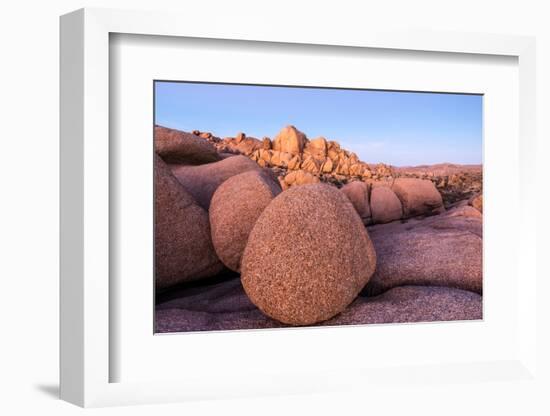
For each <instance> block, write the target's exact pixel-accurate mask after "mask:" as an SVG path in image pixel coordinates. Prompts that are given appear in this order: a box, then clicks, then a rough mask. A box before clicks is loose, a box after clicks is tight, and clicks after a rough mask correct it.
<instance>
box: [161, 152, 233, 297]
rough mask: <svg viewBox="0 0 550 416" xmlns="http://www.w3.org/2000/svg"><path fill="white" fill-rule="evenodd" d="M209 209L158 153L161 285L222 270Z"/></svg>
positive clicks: (189, 279) (199, 277)
mask: <svg viewBox="0 0 550 416" xmlns="http://www.w3.org/2000/svg"><path fill="white" fill-rule="evenodd" d="M222 268H223V266H222V263H221V262H220V261H219V259H218V257H217V256H216V253H215V251H214V247H213V245H212V240H211V237H210V224H209V221H208V213H207V212H206V211H205V210H204V209H203V208H201V207H200V206H199V205H198V204H197V203H196V201H195V200H194V199H193V197H192V196H191V195H190V194H189V193H188V192H186V191H185V189H184V188H183V187H182V186H181V185H180V184H179V183H178V181H177V180H176V178H174V177H173V176H172V174H171V173H170V170H169V169H168V167H167V166H166V164H165V163H164V162H163V161H162V160H161V159H160V157H158V156H155V283H156V287H157V288H159V289H163V288H167V287H169V286H172V285H175V284H178V283H181V282H189V281H193V280H198V279H202V278H205V277H210V276H214V275H215V274H217V273H219V272H220V271H221V270H222Z"/></svg>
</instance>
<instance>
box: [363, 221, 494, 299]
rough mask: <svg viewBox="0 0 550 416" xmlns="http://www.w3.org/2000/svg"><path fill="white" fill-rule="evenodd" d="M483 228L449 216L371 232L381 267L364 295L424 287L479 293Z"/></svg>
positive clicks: (371, 228)
mask: <svg viewBox="0 0 550 416" xmlns="http://www.w3.org/2000/svg"><path fill="white" fill-rule="evenodd" d="M481 227H482V222H481V220H480V219H479V218H474V217H471V216H459V215H457V216H452V215H448V214H443V215H438V216H434V217H430V218H428V219H425V220H420V221H411V222H408V223H404V224H400V223H392V224H387V225H377V226H373V227H370V228H369V234H370V236H371V238H372V241H373V244H374V247H375V249H376V254H377V259H378V262H377V267H376V272H375V273H374V275H373V277H372V279H371V280H370V281H369V284H368V285H367V287H366V290H365V292H366V293H368V294H370V295H377V294H380V293H382V292H384V291H386V290H388V289H391V288H393V287H396V286H404V285H426V286H447V287H453V288H457V289H463V290H469V291H472V292H477V293H481V292H482V283H483V261H482V259H483V244H482V239H481Z"/></svg>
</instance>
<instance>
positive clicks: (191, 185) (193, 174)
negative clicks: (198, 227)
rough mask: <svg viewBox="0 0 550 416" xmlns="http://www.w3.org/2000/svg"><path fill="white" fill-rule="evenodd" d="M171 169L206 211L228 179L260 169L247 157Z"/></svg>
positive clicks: (173, 166)
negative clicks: (216, 192) (219, 188)
mask: <svg viewBox="0 0 550 416" xmlns="http://www.w3.org/2000/svg"><path fill="white" fill-rule="evenodd" d="M171 168H172V173H173V174H174V176H175V177H176V178H177V180H178V181H179V182H180V183H181V184H182V185H183V187H184V188H185V189H186V190H187V191H188V192H189V193H190V194H191V195H193V197H194V198H195V199H196V200H197V202H198V203H199V204H200V206H201V207H203V208H204V209H206V210H208V208H209V207H210V200H211V199H212V195H214V192H215V191H216V189H217V188H218V186H220V185H221V184H222V183H223V182H224V181H225V180H226V179H229V178H230V177H231V176H235V175H238V174H239V173H243V172H247V171H250V170H259V169H260V168H259V167H258V165H257V164H256V163H254V162H253V161H252V160H250V159H249V158H247V157H245V156H233V157H229V158H227V159H223V160H220V161H219V162H214V163H208V164H206V165H200V166H187V165H172V166H171Z"/></svg>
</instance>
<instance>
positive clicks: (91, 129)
mask: <svg viewBox="0 0 550 416" xmlns="http://www.w3.org/2000/svg"><path fill="white" fill-rule="evenodd" d="M188 21H189V20H188ZM180 22H181V19H180V17H178V16H174V15H170V14H164V13H158V14H157V13H145V12H123V11H112V10H95V9H92V10H89V9H85V10H80V11H77V12H74V13H72V14H69V15H66V16H63V17H62V19H61V80H62V87H61V100H62V108H61V110H62V120H61V141H62V144H61V191H62V195H61V207H62V208H61V209H62V217H61V219H62V221H61V241H62V260H61V290H62V293H61V396H62V398H64V399H65V400H68V401H70V402H73V403H76V404H79V405H82V406H100V405H111V404H125V403H126V404H134V403H153V402H163V401H183V400H193V399H198V398H202V399H204V398H213V397H243V396H244V397H248V396H255V395H269V394H284V393H292V394H296V393H308V392H322V391H335V390H360V389H362V388H365V389H369V391H371V392H374V391H377V390H376V389H379V388H380V389H381V390H383V385H384V384H386V385H387V384H388V383H393V382H395V380H399V382H400V383H401V384H403V386H405V387H406V386H407V385H410V384H411V383H421V384H422V383H428V384H429V383H433V382H437V383H446V382H451V381H452V382H455V381H456V380H461V381H462V382H468V383H480V382H482V381H491V382H493V381H495V382H498V381H502V380H508V381H511V382H515V381H517V382H521V381H525V380H530V382H532V383H537V380H536V378H535V377H534V371H535V368H536V364H535V361H534V357H535V354H534V351H535V347H536V338H535V333H536V326H535V325H536V324H535V319H534V317H535V315H536V306H535V303H534V302H533V298H534V295H533V294H534V293H535V292H534V291H535V287H536V271H535V268H534V267H535V266H534V261H533V256H534V252H535V250H534V249H533V248H534V245H535V236H534V234H533V233H532V232H531V231H529V230H533V229H534V227H533V221H534V218H532V217H530V216H526V215H522V213H524V212H525V209H526V204H527V203H528V198H526V197H525V196H526V195H529V192H530V189H531V187H532V186H533V184H532V182H531V181H530V177H529V175H528V173H527V167H528V166H532V164H533V162H534V152H533V150H532V145H533V143H534V140H535V135H534V130H533V123H532V117H533V115H534V114H535V112H534V107H535V100H534V91H535V79H534V77H533V71H534V58H535V57H534V41H533V39H531V38H526V37H516V36H505V35H502V36H501V35H499V36H496V35H494V36H493V35H482V34H452V33H440V34H437V36H435V35H434V34H429V33H423V32H418V33H413V32H407V33H405V32H403V33H400V32H379V31H376V30H372V31H369V30H363V29H362V30H359V31H354V30H351V29H350V32H349V33H348V32H345V31H344V32H342V33H339V34H338V35H334V36H333V37H332V36H331V37H330V38H327V37H326V36H327V35H326V34H325V33H324V32H322V31H320V30H319V31H315V30H314V31H311V32H310V31H308V32H307V33H306V32H302V31H300V30H298V29H294V30H288V31H285V32H284V33H280V32H279V31H277V30H276V28H274V27H270V26H269V25H266V26H265V27H264V29H263V31H253V32H251V33H249V34H248V35H247V36H242V35H235V34H234V33H233V32H232V31H231V29H230V28H229V27H224V26H219V27H218V26H217V27H211V28H205V27H204V26H201V25H198V24H194V23H193V22H190V24H188V25H184V26H182V25H181V24H180ZM518 149H520V151H519V153H518ZM503 175H505V176H506V178H507V180H506V181H503V180H502V177H503ZM503 206H506V210H503V209H502V207H503ZM511 216H513V217H515V218H521V220H519V221H521V222H522V226H518V227H508V226H506V225H507V223H508V221H509V218H510V217H511ZM505 226H506V238H503V229H504V228H503V227H505ZM503 258H506V259H507V261H506V262H503V261H501V259H503ZM520 270H521V271H522V272H521V280H520V279H519V273H520V272H519V271H520Z"/></svg>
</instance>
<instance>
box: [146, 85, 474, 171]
mask: <svg viewBox="0 0 550 416" xmlns="http://www.w3.org/2000/svg"><path fill="white" fill-rule="evenodd" d="M482 101H483V98H482V97H481V96H479V95H464V94H432V93H415V92H392V91H370V90H343V89H321V88H291V87H265V86H248V85H227V84H199V83H182V82H156V83H155V107H156V108H155V118H156V120H155V123H156V124H160V125H163V126H166V127H171V128H176V129H180V130H185V131H191V130H201V131H210V132H212V133H213V134H214V135H216V136H219V137H227V136H235V134H237V133H238V132H239V131H242V132H245V133H246V135H247V136H253V137H256V138H259V139H261V138H262V137H264V136H268V137H270V138H273V137H275V135H276V134H277V132H278V131H279V130H280V129H281V128H283V127H284V126H286V125H288V124H293V125H294V126H296V127H297V128H298V129H299V130H301V131H303V132H304V133H305V134H306V135H307V137H308V138H310V139H314V138H316V137H319V136H324V137H326V138H327V139H328V140H336V141H338V142H339V143H340V144H341V145H342V147H344V148H345V149H348V150H351V151H353V152H355V153H357V155H358V156H359V158H360V159H361V160H362V161H364V162H369V163H378V162H384V163H389V164H392V165H396V166H406V165H421V164H433V163H442V162H450V163H464V164H478V163H481V162H482Z"/></svg>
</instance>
